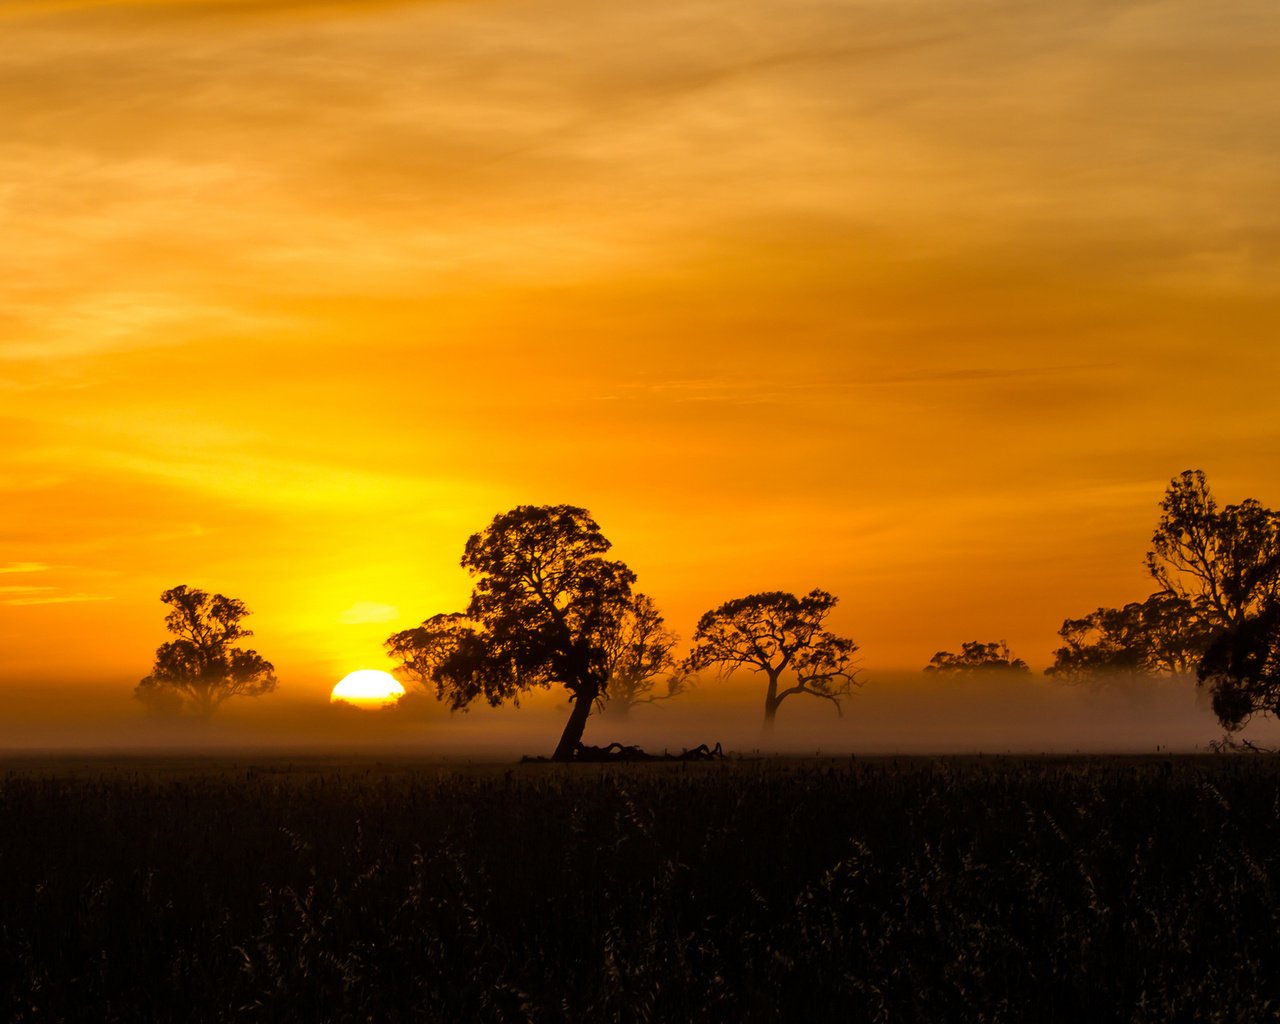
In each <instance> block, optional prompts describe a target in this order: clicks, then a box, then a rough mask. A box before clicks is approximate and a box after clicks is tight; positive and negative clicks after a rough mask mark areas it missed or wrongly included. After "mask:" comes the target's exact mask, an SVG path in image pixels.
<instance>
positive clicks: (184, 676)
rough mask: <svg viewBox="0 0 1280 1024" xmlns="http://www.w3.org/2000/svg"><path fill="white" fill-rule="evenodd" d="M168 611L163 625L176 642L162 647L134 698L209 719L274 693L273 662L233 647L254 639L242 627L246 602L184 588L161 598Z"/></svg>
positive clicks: (246, 612)
mask: <svg viewBox="0 0 1280 1024" xmlns="http://www.w3.org/2000/svg"><path fill="white" fill-rule="evenodd" d="M160 600H161V601H163V602H164V603H165V604H167V605H169V606H170V610H169V613H168V614H167V615H166V616H165V620H164V624H165V627H166V628H167V629H168V630H169V632H170V633H173V634H174V635H175V636H176V637H177V639H176V640H170V641H169V642H168V643H164V644H161V645H160V647H159V648H158V649H157V650H156V662H155V665H154V667H153V668H152V669H151V675H149V676H147V677H146V678H145V679H143V680H142V681H141V682H139V683H138V685H137V686H136V687H135V688H134V691H133V692H134V696H135V697H136V698H137V699H139V700H141V701H143V702H144V703H146V704H147V705H148V706H150V707H152V708H159V707H163V706H165V704H166V703H171V702H172V701H173V699H174V698H175V697H177V698H178V699H179V700H180V701H181V703H182V704H183V705H185V706H187V707H189V708H190V709H191V710H192V711H193V712H194V713H195V714H197V715H199V716H201V717H203V718H207V717H208V716H210V715H212V714H213V713H214V712H215V711H216V710H217V709H218V707H219V706H220V705H221V704H222V703H223V702H224V701H226V700H229V699H230V698H232V697H258V696H261V695H262V694H264V693H270V692H271V691H272V690H274V689H275V688H276V677H275V673H274V670H273V668H272V665H271V662H269V661H267V660H266V659H264V658H263V657H262V656H261V655H260V654H258V652H257V651H252V650H241V649H240V648H238V647H236V646H235V644H236V643H237V642H239V641H240V640H243V639H245V638H246V637H250V636H252V635H253V633H252V631H251V630H248V629H245V628H244V627H243V626H241V625H240V620H241V619H243V618H244V617H245V616H247V615H248V614H249V610H248V609H247V608H246V607H245V606H244V602H243V601H238V600H236V599H235V598H230V597H223V596H222V595H221V594H208V593H206V592H205V591H203V590H195V589H191V588H188V587H186V586H179V587H174V588H173V589H172V590H166V591H165V592H164V593H163V594H161V595H160Z"/></svg>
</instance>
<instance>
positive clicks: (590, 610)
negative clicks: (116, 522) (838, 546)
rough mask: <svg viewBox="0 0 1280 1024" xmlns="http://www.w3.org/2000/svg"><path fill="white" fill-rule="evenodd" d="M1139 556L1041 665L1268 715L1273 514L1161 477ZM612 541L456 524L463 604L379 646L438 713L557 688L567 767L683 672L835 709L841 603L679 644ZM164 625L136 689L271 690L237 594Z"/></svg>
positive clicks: (1237, 717)
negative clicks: (1185, 690) (607, 727)
mask: <svg viewBox="0 0 1280 1024" xmlns="http://www.w3.org/2000/svg"><path fill="white" fill-rule="evenodd" d="M1160 510H1161V515H1160V519H1159V522H1158V523H1157V526H1156V529H1155V532H1154V534H1153V536H1152V541H1151V549H1150V551H1148V553H1147V557H1146V566H1147V570H1148V572H1149V574H1150V576H1151V578H1152V580H1153V581H1154V583H1155V584H1156V589H1155V590H1154V591H1153V592H1152V593H1151V594H1150V595H1149V596H1148V597H1146V598H1145V599H1144V600H1142V601H1135V602H1131V603H1129V604H1126V605H1124V606H1123V607H1120V608H1108V607H1099V608H1098V609H1096V610H1095V611H1092V612H1089V613H1087V614H1085V615H1083V616H1081V617H1079V618H1069V619H1066V620H1065V621H1064V622H1063V624H1062V627H1061V629H1059V631H1058V635H1059V637H1060V638H1061V639H1062V646H1060V647H1059V648H1058V649H1057V650H1056V651H1055V652H1054V660H1053V664H1052V665H1051V666H1050V667H1049V668H1047V669H1046V670H1045V671H1046V675H1048V676H1050V677H1055V678H1058V679H1061V680H1063V681H1065V682H1070V683H1082V682H1083V683H1100V682H1101V681H1104V680H1109V679H1115V678H1122V677H1129V678H1135V679H1137V678H1147V679H1152V678H1156V677H1170V678H1188V679H1189V678H1194V679H1195V680H1196V682H1197V684H1198V685H1199V686H1201V687H1204V688H1205V689H1206V690H1207V691H1208V693H1209V694H1210V696H1211V699H1212V703H1213V709H1214V712H1215V713H1216V715H1217V717H1218V719H1219V720H1220V721H1221V722H1222V724H1223V725H1224V726H1225V727H1226V728H1227V729H1228V730H1231V731H1235V730H1238V729H1240V728H1242V727H1243V726H1244V725H1245V724H1246V723H1247V722H1248V721H1249V720H1250V718H1251V717H1253V716H1254V715H1258V714H1262V715H1275V716H1280V513H1276V512H1273V511H1271V510H1270V509H1267V508H1265V507H1263V506H1262V505H1261V504H1260V503H1259V502H1257V501H1255V500H1253V499H1246V500H1245V501H1243V502H1240V503H1239V504H1236V505H1227V506H1225V507H1219V506H1218V504H1217V502H1216V501H1215V499H1214V497H1213V495H1212V493H1211V492H1210V489H1209V485H1208V482H1207V481H1206V479H1205V475H1204V473H1203V472H1201V471H1199V470H1188V471H1186V472H1184V473H1182V474H1181V475H1180V476H1178V477H1176V478H1174V479H1173V480H1172V481H1171V482H1170V484H1169V487H1168V489H1167V490H1166V492H1165V495H1164V498H1163V500H1162V502H1161V505H1160ZM611 547H612V545H611V544H610V542H609V541H608V540H607V539H606V538H605V536H604V535H603V533H602V532H601V530H600V527H599V526H598V525H597V524H596V522H595V521H594V520H593V519H592V518H591V516H590V514H589V513H588V512H587V511H586V510H585V509H582V508H579V507H577V506H573V505H521V506H518V507H516V508H514V509H512V510H510V511H509V512H504V513H502V514H500V515H497V516H495V517H494V519H493V521H492V522H491V523H490V524H489V525H488V527H486V528H485V529H484V530H482V531H480V532H479V533H476V534H473V535H472V536H471V537H470V539H469V540H468V541H467V543H466V546H465V549H464V551H463V555H462V560H461V564H462V567H463V568H465V569H466V570H467V571H468V572H469V573H470V575H471V577H472V579H473V581H474V585H473V589H472V593H471V598H470V600H469V602H468V603H467V606H466V608H465V609H463V610H462V611H454V612H445V613H440V614H436V615H433V616H431V617H429V618H427V619H426V620H424V621H423V622H422V623H421V625H418V626H415V627H413V628H412V629H406V630H402V631H400V632H397V633H395V634H393V635H392V636H390V637H389V638H388V639H387V641H386V644H385V646H386V649H387V652H388V654H389V655H390V656H391V658H392V659H393V660H394V661H395V663H396V671H397V674H399V675H400V676H401V677H402V678H403V679H405V680H407V681H409V682H410V683H411V684H416V685H417V686H418V687H420V688H421V689H423V690H425V691H427V692H429V693H433V694H434V695H435V696H436V697H437V698H438V699H439V700H441V701H442V702H445V703H447V704H448V706H449V707H450V708H451V709H453V710H465V709H466V708H468V707H469V706H471V705H472V704H473V703H474V702H476V701H477V700H482V701H484V702H486V703H488V704H491V705H495V706H496V705H499V704H503V703H507V702H510V703H514V704H517V705H518V703H519V700H520V697H521V695H522V694H525V693H527V692H528V691H530V690H534V689H546V688H549V687H552V686H558V687H562V688H563V689H564V690H565V691H566V693H567V695H568V697H569V702H570V712H569V718H568V720H567V722H566V723H565V726H564V730H563V732H562V734H561V736H560V740H559V743H558V744H557V745H556V748H555V753H554V755H553V757H554V759H558V760H570V759H572V758H573V757H574V756H575V752H576V751H578V750H579V748H580V745H581V743H582V737H583V734H584V731H585V728H586V723H587V719H588V716H589V715H590V714H591V712H592V711H593V709H603V708H605V707H606V706H608V707H610V708H612V709H613V710H614V712H615V713H616V714H617V715H619V716H622V715H626V714H627V713H628V712H629V711H630V710H631V709H632V708H633V707H635V706H637V705H641V704H653V703H657V702H660V701H665V700H669V699H671V698H674V697H677V696H679V695H680V694H682V693H684V692H685V691H686V690H687V689H688V688H689V687H690V686H692V685H693V681H694V680H695V678H696V676H697V674H698V673H699V672H702V671H704V670H708V669H713V668H714V669H716V670H717V671H718V672H719V673H720V674H721V675H729V674H732V673H734V672H736V671H738V670H739V669H746V670H748V671H751V672H753V673H756V674H759V675H761V676H762V677H763V680H764V683H765V693H764V709H763V710H764V726H765V728H766V729H769V728H772V726H773V723H774V721H775V719H776V717H777V713H778V709H779V708H780V707H781V706H782V704H783V702H784V701H787V700H789V699H790V698H792V697H797V696H801V695H806V696H809V697H815V698H818V699H820V700H824V701H827V702H829V703H831V704H832V706H833V707H834V709H835V711H836V712H837V714H839V713H840V712H841V701H842V699H843V698H845V697H846V696H848V695H849V694H850V693H851V692H852V691H853V689H854V688H855V687H856V686H857V685H859V684H860V682H861V680H859V679H858V668H857V662H856V657H855V656H856V654H857V652H858V645H857V644H855V643H854V642H853V641H852V640H850V639H848V638H847V637H843V636H840V635H838V634H836V633H834V632H832V631H830V630H829V629H827V628H826V622H827V619H828V617H829V616H830V614H831V612H832V610H833V609H834V608H835V606H836V604H837V601H838V599H837V598H836V597H835V596H834V595H832V594H830V593H827V592H826V591H823V590H812V591H810V592H809V593H808V594H806V595H804V596H803V597H797V596H796V595H795V594H791V593H787V592H783V591H766V592H762V593H756V594H749V595H746V596H744V597H739V598H734V599H732V600H729V601H725V602H724V603H723V604H721V605H719V606H718V607H716V608H714V609H712V610H710V611H708V612H706V613H705V614H704V615H703V616H702V617H701V618H700V619H699V620H698V623H697V626H696V628H695V630H694V634H693V638H692V646H691V649H690V651H689V652H688V654H687V655H686V656H685V657H684V658H682V659H681V658H677V656H676V648H677V647H678V645H679V637H678V636H677V635H676V634H675V633H674V632H672V631H671V630H670V629H669V628H668V627H667V625H666V622H665V620H664V618H663V615H662V613H661V611H660V610H659V608H658V606H657V604H656V602H655V601H654V600H653V598H652V597H650V596H649V595H647V594H644V593H641V592H639V591H636V590H635V589H634V584H635V583H636V575H635V573H634V572H633V571H632V570H631V569H630V568H629V567H628V566H627V565H626V564H625V563H624V562H621V561H618V560H616V559H613V558H610V557H608V555H609V551H610V549H611ZM161 600H162V601H163V602H164V603H165V604H167V605H169V607H170V611H169V612H168V614H167V615H166V618H165V624H166V627H167V628H168V630H169V631H170V632H171V633H172V634H174V637H175V639H173V640H171V641H169V642H167V643H165V644H163V645H162V646H161V647H160V648H159V649H158V650H157V652H156V661H155V665H154V667H153V669H152V671H151V674H150V675H148V676H147V677H146V678H145V679H143V680H142V681H141V682H140V683H139V684H138V686H137V688H136V690H135V693H136V695H137V696H138V698H139V699H141V700H143V701H144V702H146V703H148V704H149V705H150V706H152V707H153V708H156V709H159V710H165V709H168V710H172V709H174V708H176V707H178V706H179V705H180V706H182V707H185V708H186V709H189V710H191V711H193V712H195V713H196V714H199V715H202V716H208V715H210V714H212V713H213V712H214V711H215V710H216V709H217V707H218V706H219V705H220V704H222V703H223V702H224V701H226V700H228V699H230V698H231V697H237V696H259V695H261V694H264V693H269V692H271V691H272V690H273V689H274V688H275V686H276V678H275V674H274V671H273V668H272V665H271V663H270V662H268V661H266V660H265V659H264V658H262V657H261V655H259V654H258V653H257V652H256V651H253V650H245V649H242V648H241V647H240V646H239V642H240V641H241V640H243V639H244V638H247V637H249V636H251V635H252V634H251V632H250V631H249V630H247V629H245V628H243V626H242V625H241V621H242V620H243V619H244V617H245V616H246V615H247V614H248V610H247V609H246V607H245V606H244V604H243V603H242V602H241V601H238V600H235V599H232V598H227V597H224V596H223V595H221V594H209V593H206V592H205V591H202V590H196V589H192V588H188V587H185V586H180V587H175V588H173V589H171V590H167V591H165V592H164V594H162V595H161ZM925 671H927V672H932V673H939V674H955V675H961V674H966V673H967V674H975V673H1000V674H1005V675H1008V676H1010V677H1016V676H1025V675H1029V674H1030V669H1029V667H1028V665H1027V663H1026V662H1025V661H1023V660H1022V659H1021V658H1019V657H1016V656H1015V655H1014V654H1013V652H1012V651H1011V650H1010V649H1009V646H1008V644H1007V643H1006V642H1005V641H1003V640H999V641H978V640H973V641H967V642H965V643H963V644H962V645H961V647H960V650H959V651H958V652H952V651H939V652H937V653H936V654H935V655H934V656H933V657H932V658H931V659H930V660H929V664H928V665H926V666H925Z"/></svg>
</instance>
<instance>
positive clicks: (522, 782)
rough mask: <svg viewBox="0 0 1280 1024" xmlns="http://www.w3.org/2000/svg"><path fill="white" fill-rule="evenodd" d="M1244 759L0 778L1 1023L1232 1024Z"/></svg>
mask: <svg viewBox="0 0 1280 1024" xmlns="http://www.w3.org/2000/svg"><path fill="white" fill-rule="evenodd" d="M1277 887H1280V766H1278V765H1277V764H1276V763H1275V762H1273V761H1272V760H1271V759H1268V758H1265V757H1243V756H1241V757H1231V756H1222V757H1217V758H1212V757H1204V758H1190V757H1188V758H1179V759H1172V760H1167V761H1166V760H1158V759H1145V760H1143V759H1119V758H1115V759H1106V758H1097V759H1074V760H1073V759H1062V758H1057V759H1047V758H1046V759H1024V758H1007V759H967V760H965V759H957V760H933V759H901V760H891V759H884V760H868V761H863V760H858V761H851V760H844V761H839V762H832V761H811V762H791V763H780V762H768V761H765V762H739V763H734V762H722V763H713V764H691V765H665V764H664V765H644V766H635V767H626V766H600V767H588V766H554V765H527V766H520V767H504V766H488V767H473V768H448V767H442V766H439V765H428V764H418V765H414V764H407V763H401V764H381V765H379V764H374V763H373V762H351V763H348V764H341V765H340V764H335V763H324V762H295V763H294V764H293V765H285V764H283V763H268V762H258V763H256V764H255V765H250V764H249V763H248V762H244V761H241V762H240V763H238V764H233V763H232V762H231V761H226V762H222V763H205V764H199V765H197V764H190V765H185V766H184V765H174V764H171V763H170V764H165V763H148V762H134V763H123V762H122V763H116V764H108V763H101V764H94V763H87V764H81V765H79V766H77V767H75V768H72V767H68V766H66V765H55V764H53V763H41V762H39V761H31V762H27V763H24V764H21V765H16V766H11V767H9V768H8V770H7V771H6V772H5V773H4V776H3V781H2V782H0V915H2V916H0V955H2V958H3V959H2V961H0V977H2V978H3V981H0V1018H2V1019H6V1020H10V1021H15V1022H16V1021H57V1020H67V1021H82V1020H93V1021H112V1020H127V1021H145V1020H165V1021H170V1020H171V1021H202V1020H247V1021H306V1022H313V1021H328V1020H334V1021H348V1020H368V1021H396V1020H423V1021H437V1020H438V1021H450V1022H458V1021H473V1020H475V1021H482V1020H502V1021H506V1020H513V1021H519V1020H533V1021H561V1020H571V1021H592V1022H596V1021H612V1020H617V1021H631V1020H653V1021H682V1020H724V1021H768V1020H789V1021H806V1020H813V1021H817V1020H841V1021H844V1020H849V1021H861V1020H871V1021H945V1020H974V1021H978V1020H1004V1021H1032V1020H1034V1021H1038V1022H1047V1021H1110V1020H1123V1021H1161V1022H1167V1021H1213V1020H1222V1021H1260V1020H1264V1019H1272V1018H1273V1017H1274V1015H1275V1013H1276V1011H1277V1008H1280V970H1277V969H1276V961H1275V949H1276V942H1277V936H1278V935H1280V927H1278V925H1280V921H1278V920H1277V908H1278V906H1280V903H1278V901H1277Z"/></svg>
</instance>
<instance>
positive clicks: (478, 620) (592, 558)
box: [386, 505, 635, 761]
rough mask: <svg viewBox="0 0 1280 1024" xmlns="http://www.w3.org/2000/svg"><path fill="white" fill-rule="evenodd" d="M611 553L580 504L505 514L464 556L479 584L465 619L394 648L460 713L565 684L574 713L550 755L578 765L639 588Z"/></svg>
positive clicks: (398, 640) (398, 641)
mask: <svg viewBox="0 0 1280 1024" xmlns="http://www.w3.org/2000/svg"><path fill="white" fill-rule="evenodd" d="M611 546H612V545H611V544H610V543H609V541H608V540H607V539H605V537H604V535H603V534H601V532H600V527H599V526H598V525H597V524H596V523H595V521H594V520H593V519H592V518H591V516H590V514H589V513H588V512H587V511H586V509H582V508H577V507H575V506H572V505H520V506H519V507H517V508H514V509H512V510H511V511H510V512H504V513H502V514H501V515H497V516H495V517H494V519H493V522H492V523H490V524H489V526H488V527H487V528H486V529H485V530H483V531H482V532H480V533H476V534H473V535H472V536H471V538H470V539H469V540H468V541H467V545H466V550H465V552H464V553H463V556H462V566H463V568H465V569H467V570H468V571H469V572H470V573H471V575H472V576H473V577H474V578H475V586H474V588H473V590H472V593H471V600H470V602H469V603H468V605H467V609H466V612H465V613H463V614H455V615H437V616H433V617H432V618H430V619H427V620H426V621H425V622H424V623H423V624H422V625H421V626H420V627H418V629H417V630H407V631H405V632H404V633H397V634H395V635H394V636H392V637H391V638H389V639H388V640H387V643H386V646H387V648H388V650H390V651H391V652H392V654H393V655H395V656H396V657H398V658H399V659H400V661H401V665H402V666H403V668H404V670H405V671H407V672H409V673H410V674H411V675H417V676H418V677H419V678H420V679H421V680H423V681H424V682H425V681H427V680H430V682H431V683H434V685H435V686H436V690H437V696H438V697H439V698H440V699H441V700H448V701H449V703H450V706H451V707H452V708H453V709H455V710H462V709H465V708H466V707H468V706H469V705H470V704H471V703H472V702H473V701H474V700H476V699H478V698H483V699H484V700H486V701H487V702H488V703H489V704H491V705H494V706H496V705H498V704H501V703H503V702H505V701H513V702H516V703H518V701H519V696H520V694H521V693H522V692H524V691H526V690H529V689H532V688H548V687H550V686H552V685H554V684H560V685H562V686H564V687H565V689H566V690H568V691H569V699H570V701H571V703H572V708H571V710H570V714H569V720H568V722H567V723H566V724H565V728H564V732H563V733H562V735H561V737H560V742H559V743H558V744H557V746H556V749H555V753H554V754H553V755H552V756H553V759H554V760H557V761H567V760H571V759H572V758H573V755H574V751H575V750H576V749H577V747H578V745H579V744H580V743H581V742H582V734H583V732H584V730H585V729H586V724H587V717H588V716H589V715H590V714H591V708H592V705H593V704H594V703H595V702H596V701H597V700H600V699H601V698H603V697H604V696H605V694H606V692H607V686H608V681H609V672H610V661H609V649H610V643H611V642H612V641H613V638H615V637H616V636H617V635H618V632H619V630H620V628H621V623H622V620H623V617H624V616H625V614H626V611H627V608H628V607H629V605H630V603H631V584H632V583H634V582H635V573H633V572H632V571H631V570H630V569H628V568H627V566H626V565H625V564H623V563H622V562H618V561H613V560H610V559H607V558H605V557H604V555H605V553H606V552H608V550H609V548H610V547H611Z"/></svg>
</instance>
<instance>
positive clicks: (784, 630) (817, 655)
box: [686, 590, 858, 729]
mask: <svg viewBox="0 0 1280 1024" xmlns="http://www.w3.org/2000/svg"><path fill="white" fill-rule="evenodd" d="M838 600H839V599H838V598H836V597H834V596H832V595H831V594H828V593H827V592H826V591H825V590H811V591H809V593H808V594H806V595H805V596H804V597H796V596H795V594H788V593H784V592H782V591H770V592H768V593H764V594H750V595H748V596H747V597H739V598H735V599H734V600H732V601H726V602H725V603H724V604H722V605H720V607H719V608H716V609H714V610H712V611H709V612H707V613H706V614H705V615H703V616H702V618H701V619H699V620H698V628H697V630H696V631H695V632H694V635H693V650H692V651H691V652H690V654H689V657H688V659H687V661H686V664H687V665H688V667H689V668H690V669H692V670H695V671H696V670H699V669H703V668H706V667H708V666H710V665H716V664H718V665H720V666H721V670H722V671H723V672H725V673H726V674H731V673H733V672H734V671H735V670H737V669H738V668H741V667H744V666H745V667H748V668H750V669H751V670H752V671H753V672H763V673H764V674H765V677H766V678H767V679H768V686H767V688H766V690H765V698H764V726H765V728H766V729H772V728H773V725H774V719H775V718H776V716H777V714H778V708H779V707H780V706H781V705H782V702H783V701H784V700H786V699H787V698H788V697H793V696H795V695H796V694H801V693H807V694H809V695H810V696H813V697H821V698H822V699H823V700H829V701H831V703H832V704H834V705H835V707H836V712H837V713H841V708H840V699H841V698H842V697H844V696H847V695H848V694H849V693H851V692H852V688H853V686H854V685H856V682H855V678H854V677H855V676H856V674H857V669H856V668H855V667H854V664H853V656H854V654H855V653H856V651H857V650H858V645H857V644H855V643H854V642H853V641H852V640H848V639H845V638H844V637H841V636H837V635H836V634H834V633H831V632H829V631H828V630H826V629H824V628H823V623H824V622H825V621H826V618H827V616H828V615H830V614H831V609H832V608H834V607H835V606H836V603H837V602H838ZM785 672H791V673H792V674H793V675H794V677H795V682H794V683H793V684H792V685H791V686H789V687H787V688H785V689H779V681H780V680H781V678H782V676H783V673H785Z"/></svg>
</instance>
